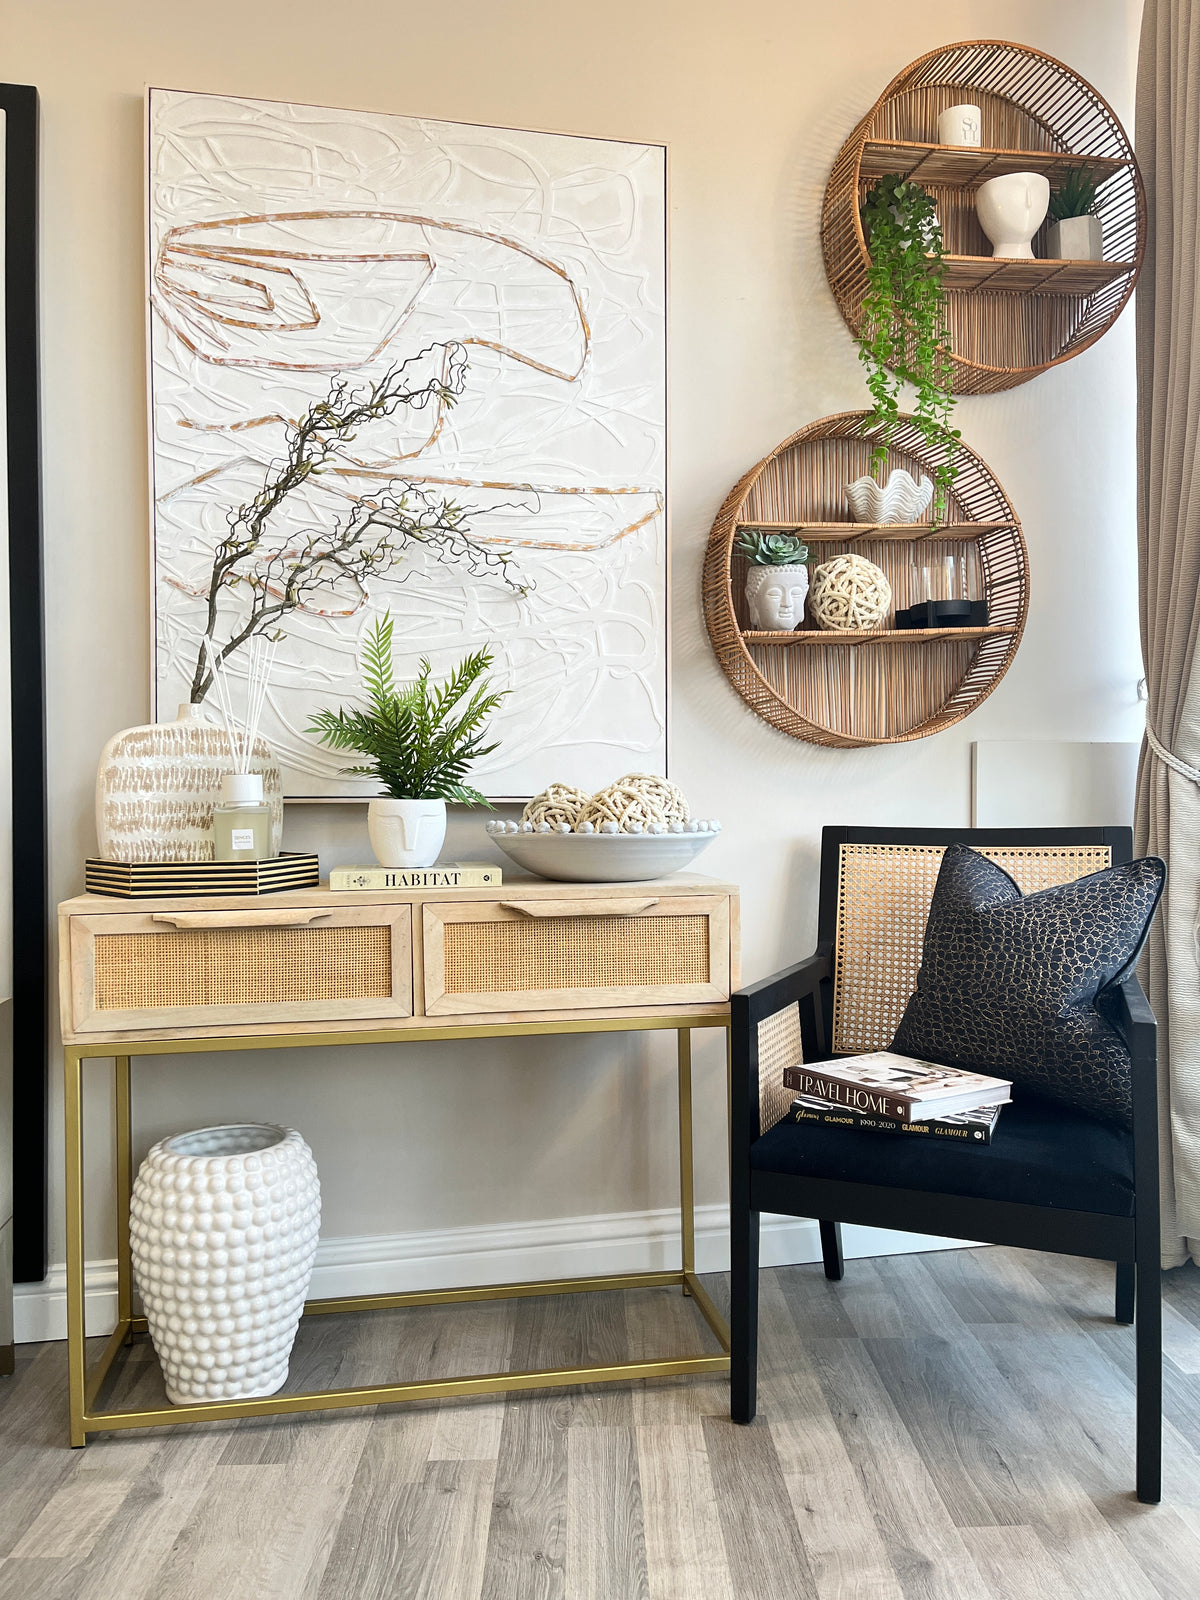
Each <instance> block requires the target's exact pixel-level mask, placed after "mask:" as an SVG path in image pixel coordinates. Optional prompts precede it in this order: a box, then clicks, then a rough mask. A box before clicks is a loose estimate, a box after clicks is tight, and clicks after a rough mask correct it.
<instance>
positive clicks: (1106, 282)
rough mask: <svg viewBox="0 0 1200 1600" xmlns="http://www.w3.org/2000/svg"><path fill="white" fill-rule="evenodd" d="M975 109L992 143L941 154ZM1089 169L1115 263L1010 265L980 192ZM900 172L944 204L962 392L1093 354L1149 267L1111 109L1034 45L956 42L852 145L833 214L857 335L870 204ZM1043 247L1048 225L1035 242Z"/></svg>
mask: <svg viewBox="0 0 1200 1600" xmlns="http://www.w3.org/2000/svg"><path fill="white" fill-rule="evenodd" d="M962 102H968V103H970V104H973V105H978V106H979V108H980V110H981V112H982V128H981V141H982V142H981V145H980V148H978V149H966V148H961V147H957V146H954V145H940V144H937V143H936V142H931V141H936V138H937V119H938V113H939V112H940V111H944V110H946V109H947V108H948V107H949V106H952V105H957V104H960V103H962ZM1079 165H1086V166H1087V167H1089V168H1091V170H1092V172H1093V175H1094V176H1095V177H1096V178H1097V179H1098V180H1102V184H1101V190H1100V211H1099V215H1100V220H1101V222H1102V224H1103V227H1104V254H1105V257H1106V259H1105V260H1104V261H1059V260H1047V259H1044V258H1043V259H1038V260H1034V261H998V260H995V259H993V257H992V254H991V245H990V244H989V243H988V240H987V238H986V236H985V235H984V232H983V229H982V228H981V227H980V225H979V221H978V218H977V217H976V215H975V204H974V191H975V189H976V188H977V187H978V186H979V184H981V183H982V182H983V181H984V180H985V179H987V178H995V177H998V176H1000V174H1001V173H1006V172H1026V171H1033V172H1043V173H1045V174H1046V176H1047V177H1048V178H1049V179H1050V181H1051V184H1053V183H1054V181H1055V177H1056V175H1057V174H1059V173H1061V172H1062V171H1063V170H1064V169H1065V168H1069V167H1072V166H1079ZM889 173H898V174H900V176H902V177H906V178H912V179H914V180H915V181H916V182H917V183H919V184H921V186H922V187H923V188H925V189H927V190H928V191H929V193H930V194H931V195H932V196H933V198H934V199H935V201H936V203H937V210H938V216H939V218H940V220H941V224H942V236H943V240H944V244H945V251H946V273H945V277H944V279H943V283H944V286H945V289H946V294H947V300H948V302H949V315H948V321H949V325H950V337H951V344H952V345H953V353H954V390H955V393H956V394H990V393H994V392H995V391H996V390H999V389H1011V388H1013V387H1015V385H1017V384H1019V383H1025V382H1026V381H1027V380H1028V379H1030V378H1033V377H1036V376H1037V374H1038V373H1039V372H1045V371H1046V369H1047V368H1048V367H1052V366H1055V365H1057V364H1058V363H1059V362H1060V361H1067V360H1069V359H1070V358H1071V357H1072V356H1076V355H1078V354H1079V352H1080V351H1081V350H1086V349H1087V348H1088V346H1089V345H1091V344H1094V343H1095V342H1096V340H1097V339H1099V338H1100V337H1101V335H1102V334H1104V333H1106V332H1107V331H1108V329H1109V328H1110V327H1111V326H1112V325H1113V323H1114V322H1115V321H1116V319H1117V317H1118V316H1119V315H1120V313H1121V311H1122V309H1123V307H1124V305H1125V303H1126V301H1127V300H1128V299H1129V297H1130V295H1131V294H1132V293H1133V286H1134V284H1135V282H1136V281H1137V275H1138V272H1139V270H1140V268H1141V265H1142V257H1143V255H1144V253H1145V247H1146V197H1145V193H1144V191H1143V189H1142V180H1141V175H1140V174H1139V172H1138V168H1137V163H1136V162H1135V160H1134V157H1133V150H1132V147H1131V146H1130V143H1129V140H1128V139H1127V138H1126V136H1125V132H1124V130H1123V129H1122V127H1121V124H1120V123H1119V122H1118V121H1117V119H1116V117H1115V116H1114V115H1113V113H1112V111H1111V110H1110V108H1109V106H1108V105H1107V103H1106V102H1105V101H1104V100H1103V99H1102V98H1101V97H1100V95H1098V94H1097V93H1096V91H1095V89H1093V88H1092V87H1091V85H1090V84H1088V83H1086V82H1085V81H1084V79H1083V78H1081V77H1080V76H1079V75H1078V73H1075V72H1072V71H1071V69H1070V67H1067V66H1064V65H1063V63H1062V62H1061V61H1055V60H1054V58H1053V57H1052V56H1047V55H1043V54H1042V53H1041V51H1039V50H1031V49H1029V48H1028V47H1027V46H1025V45H1019V44H1005V43H1002V42H1000V41H996V40H978V41H976V42H974V43H971V44H954V45H946V46H944V47H943V48H942V49H940V50H934V51H932V52H931V53H930V54H929V55H927V56H922V57H921V58H920V60H919V61H914V62H913V63H912V65H911V66H908V67H905V69H904V71H903V72H901V73H900V74H899V75H898V76H897V77H895V78H893V79H892V81H891V83H889V84H888V86H887V88H886V89H885V90H884V91H883V94H882V95H881V96H880V97H879V99H878V100H877V101H876V102H875V104H874V105H873V106H872V108H871V110H870V111H869V112H868V113H867V115H866V116H865V117H864V118H863V119H862V121H861V122H860V123H859V124H858V126H857V127H856V128H855V130H854V132H853V133H852V134H851V135H850V137H849V139H847V140H846V143H845V144H844V145H843V146H842V149H841V152H840V153H839V155H838V158H837V160H836V162H835V163H834V167H833V172H832V173H831V174H830V178H829V185H828V187H827V189H826V191H825V205H824V209H823V212H822V216H821V242H822V244H823V246H824V251H825V267H826V271H827V272H828V274H829V282H830V284H831V286H832V288H833V292H834V295H835V296H836V298H837V302H838V305H839V306H840V307H841V312H842V315H843V316H844V317H845V319H846V322H847V323H848V325H849V327H850V330H851V332H852V333H854V334H857V333H858V330H859V327H860V325H861V321H862V300H863V294H864V292H865V290H866V284H867V266H868V261H869V257H868V255H867V246H866V241H865V239H864V237H863V231H862V222H861V219H860V216H859V209H860V205H861V202H862V199H863V197H864V196H865V195H866V193H867V191H868V190H869V189H870V188H871V186H872V184H874V183H875V182H876V181H877V180H878V179H879V178H882V177H885V176H887V175H888V174H889ZM1033 248H1034V254H1035V256H1039V255H1040V254H1041V253H1042V252H1044V250H1045V225H1043V228H1042V231H1041V232H1040V233H1039V234H1038V236H1037V237H1036V238H1035V239H1034V241H1033Z"/></svg>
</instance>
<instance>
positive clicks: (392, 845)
mask: <svg viewBox="0 0 1200 1600" xmlns="http://www.w3.org/2000/svg"><path fill="white" fill-rule="evenodd" d="M367 832H368V833H369V834H370V836H371V849H372V850H374V852H375V859H376V860H377V861H378V862H379V865H380V866H381V867H431V866H432V865H433V863H434V862H435V861H436V860H437V858H438V854H439V852H440V850H441V848H442V845H443V843H444V842H445V838H446V802H445V801H444V800H392V799H385V800H372V801H371V804H370V805H369V806H368V807H367Z"/></svg>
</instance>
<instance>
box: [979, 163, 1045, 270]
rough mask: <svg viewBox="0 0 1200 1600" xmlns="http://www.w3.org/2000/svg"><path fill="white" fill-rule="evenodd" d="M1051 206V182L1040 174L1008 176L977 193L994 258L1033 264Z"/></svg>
mask: <svg viewBox="0 0 1200 1600" xmlns="http://www.w3.org/2000/svg"><path fill="white" fill-rule="evenodd" d="M1049 204H1050V180H1049V178H1047V177H1046V176H1045V175H1044V174H1043V173H1040V172H1008V173H1005V175H1004V176H1003V177H1002V178H989V179H988V181H987V182H986V183H981V184H980V185H979V188H978V189H976V191H975V210H976V212H977V213H978V216H979V223H980V226H981V227H982V229H983V231H984V233H986V234H987V236H988V238H989V239H990V240H991V241H992V254H993V256H998V257H1003V258H1004V259H1005V260H1009V261H1032V260H1033V247H1032V240H1033V236H1034V234H1035V233H1036V232H1037V231H1038V229H1039V228H1040V227H1041V225H1042V223H1043V221H1044V220H1045V217H1046V210H1047V207H1048V206H1049Z"/></svg>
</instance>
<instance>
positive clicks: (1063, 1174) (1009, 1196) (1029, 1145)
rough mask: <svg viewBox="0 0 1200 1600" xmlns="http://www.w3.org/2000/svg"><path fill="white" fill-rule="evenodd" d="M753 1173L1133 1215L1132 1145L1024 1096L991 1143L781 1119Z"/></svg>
mask: <svg viewBox="0 0 1200 1600" xmlns="http://www.w3.org/2000/svg"><path fill="white" fill-rule="evenodd" d="M750 1165H751V1167H753V1168H755V1169H756V1170H758V1171H760V1172H784V1173H791V1174H793V1175H795V1176H797V1177H805V1178H836V1179H839V1180H840V1181H842V1182H848V1183H872V1184H875V1183H877V1184H880V1185H882V1186H883V1187H885V1188H890V1189H919V1190H921V1191H923V1192H924V1193H928V1194H951V1195H965V1196H969V1197H972V1198H974V1199H979V1200H1011V1201H1016V1202H1017V1203H1019V1204H1022V1205H1033V1206H1054V1207H1056V1208H1058V1209H1061V1210H1066V1211H1098V1212H1101V1213H1102V1214H1104V1215H1105V1216H1112V1217H1131V1216H1132V1215H1133V1141H1132V1138H1131V1136H1130V1135H1129V1134H1128V1133H1126V1132H1125V1131H1124V1130H1123V1129H1121V1128H1117V1127H1114V1126H1113V1125H1112V1124H1111V1123H1105V1122H1100V1121H1098V1120H1097V1119H1096V1118H1095V1117H1089V1116H1087V1115H1085V1114H1084V1113H1083V1112H1080V1111H1072V1110H1069V1109H1068V1108H1067V1107H1065V1106H1061V1105H1055V1104H1054V1103H1053V1102H1052V1101H1048V1100H1043V1099H1041V1098H1039V1097H1038V1096H1036V1095H1033V1094H1029V1093H1028V1092H1026V1093H1023V1094H1020V1095H1019V1098H1018V1099H1016V1100H1014V1102H1013V1103H1012V1105H1009V1106H1005V1108H1004V1110H1003V1111H1002V1112H1001V1113H1000V1120H999V1122H998V1123H997V1124H996V1129H995V1132H994V1133H993V1134H992V1142H991V1143H990V1144H985V1145H978V1144H959V1143H958V1142H957V1141H956V1140H951V1139H939V1138H938V1137H937V1136H936V1135H934V1134H910V1133H900V1132H896V1133H873V1132H870V1131H867V1130H858V1129H853V1128H831V1127H828V1126H826V1125H825V1124H823V1123H802V1124H796V1123H794V1122H786V1121H785V1122H780V1123H778V1124H777V1125H776V1126H775V1127H774V1128H772V1129H771V1131H770V1132H769V1133H766V1134H764V1135H763V1136H762V1138H761V1139H758V1140H756V1141H755V1143H754V1144H753V1145H752V1146H751V1147H750Z"/></svg>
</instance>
